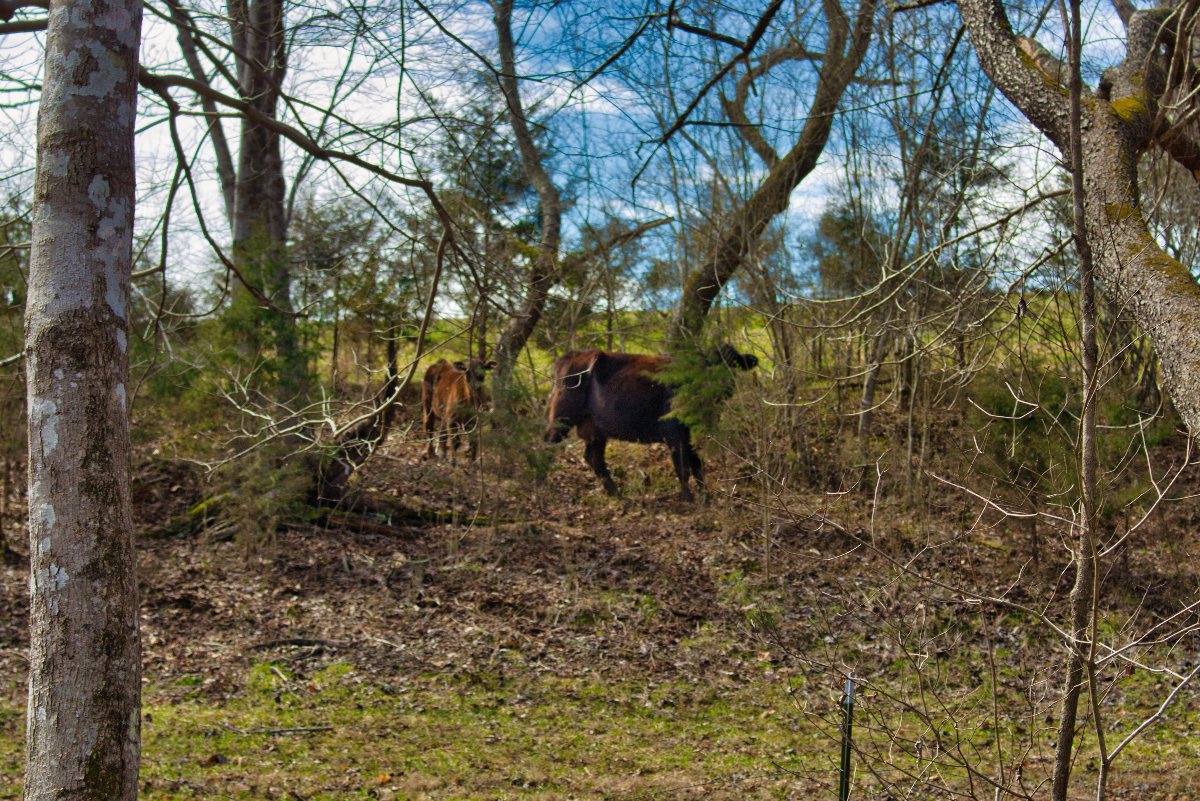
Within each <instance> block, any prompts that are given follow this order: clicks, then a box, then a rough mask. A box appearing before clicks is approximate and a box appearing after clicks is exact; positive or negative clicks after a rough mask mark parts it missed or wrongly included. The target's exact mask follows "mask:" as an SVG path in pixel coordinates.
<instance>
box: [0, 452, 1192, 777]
mask: <svg viewBox="0 0 1200 801" xmlns="http://www.w3.org/2000/svg"><path fill="white" fill-rule="evenodd" d="M420 447H421V446H420V445H419V444H418V443H416V442H414V441H405V440H404V439H403V438H402V437H398V438H396V441H394V442H393V443H392V444H390V445H389V446H388V447H387V448H386V450H385V451H384V452H383V453H381V454H377V455H376V457H375V458H374V459H373V461H372V463H371V465H370V467H369V469H368V470H366V471H365V475H364V477H363V481H362V483H361V485H360V486H359V489H360V490H361V491H363V492H365V493H367V494H369V495H370V496H373V497H376V498H386V499H389V501H390V503H392V504H394V505H395V506H397V507H400V508H405V509H409V510H412V511H413V512H415V513H418V514H417V515H412V516H405V519H404V520H399V519H392V520H389V519H387V517H386V516H384V515H379V514H376V515H374V516H371V517H368V518H357V519H358V521H359V524H358V525H349V524H347V525H332V524H331V525H316V524H315V523H314V524H299V525H296V524H293V525H288V526H285V527H283V528H281V529H280V530H279V531H278V532H277V533H275V534H274V536H273V537H270V538H267V539H265V540H259V541H256V542H246V541H244V539H239V538H229V537H213V536H209V535H206V534H199V535H187V536H179V535H174V536H163V535H161V534H155V533H154V532H156V531H160V527H161V524H162V523H163V521H165V520H166V519H168V518H169V517H170V516H171V515H174V514H177V513H178V512H179V511H181V510H182V509H186V508H187V507H188V505H189V504H192V503H194V502H195V500H196V498H197V497H202V495H203V490H202V489H201V488H200V487H199V486H197V484H196V482H197V478H196V474H195V473H194V472H193V471H189V470H185V469H182V468H180V467H179V466H178V465H175V464H173V463H170V462H161V461H148V462H145V463H144V464H143V466H142V467H141V468H140V470H139V479H138V485H137V487H136V489H135V500H136V503H137V512H138V515H139V527H140V529H141V530H142V532H143V533H142V535H141V537H140V540H139V555H140V561H139V569H140V581H141V587H142V637H143V650H144V665H145V667H144V684H145V693H144V695H145V715H144V724H143V737H144V755H143V770H142V797H143V798H147V799H191V798H236V799H295V800H296V801H307V800H308V799H313V800H314V801H315V799H354V798H380V799H510V798H512V799H515V798H528V799H698V798H705V799H716V800H718V801H719V800H720V799H809V798H834V797H835V788H836V785H837V771H836V768H837V762H838V753H839V744H838V740H837V720H838V704H839V699H840V696H841V689H842V686H843V681H844V678H845V675H846V674H847V673H853V674H854V675H855V676H857V677H859V679H860V681H861V689H860V692H859V695H858V706H857V710H856V715H857V717H856V724H857V726H856V749H857V750H856V755H855V766H856V773H855V778H854V792H853V794H852V797H853V798H896V797H907V798H949V797H952V795H953V794H962V795H964V796H965V797H972V796H973V797H975V798H980V799H983V798H988V799H991V798H993V797H995V796H996V793H995V790H994V788H993V787H992V786H991V784H990V783H991V782H998V783H1001V784H1005V785H1016V786H1022V787H1024V788H1025V789H1026V790H1027V791H1028V792H1029V793H1030V794H1031V795H1033V796H1035V797H1037V796H1043V797H1044V796H1047V795H1048V785H1046V784H1044V782H1045V781H1046V778H1047V776H1048V773H1049V769H1050V765H1051V762H1050V757H1051V751H1052V747H1053V742H1054V737H1055V731H1054V721H1055V720H1056V717H1055V716H1056V704H1057V698H1058V688H1059V686H1060V684H1061V679H1060V675H1061V670H1060V662H1061V659H1062V654H1063V647H1062V645H1061V641H1060V640H1058V639H1057V638H1056V635H1055V634H1054V632H1053V629H1052V628H1051V627H1050V626H1049V625H1048V623H1047V622H1046V621H1047V620H1048V621H1050V622H1054V621H1062V620H1063V619H1064V614H1065V612H1064V599H1065V596H1066V593H1067V592H1068V591H1069V584H1070V578H1071V577H1070V576H1069V575H1068V574H1067V573H1066V568H1067V554H1066V551H1065V549H1064V548H1063V547H1062V545H1061V542H1060V536H1061V532H1055V531H1053V530H1052V529H1050V528H1046V529H1045V530H1043V532H1042V533H1041V534H1040V537H1041V539H1042V542H1040V543H1039V548H1040V550H1039V552H1038V553H1037V555H1036V558H1035V557H1034V554H1033V542H1032V541H1031V538H1030V533H1029V532H1027V531H1026V527H1025V524H1024V522H1023V521H1016V522H1012V521H1009V522H1004V521H1000V520H998V519H993V518H996V517H997V516H996V515H994V514H990V513H988V512H986V510H983V509H982V506H983V505H982V504H981V503H980V502H979V501H978V500H976V499H973V498H972V497H970V496H969V495H964V494H962V493H959V492H957V491H955V490H954V489H953V488H951V487H949V486H946V485H938V484H933V483H931V484H930V485H928V486H926V488H925V492H926V493H927V494H928V501H927V503H925V504H924V505H923V507H922V509H921V510H920V511H919V512H916V511H911V510H905V509H904V508H903V507H902V506H901V505H900V504H898V503H895V504H893V503H890V502H886V501H883V500H878V499H877V498H876V495H875V493H873V491H872V489H871V487H867V488H866V489H865V490H854V489H851V490H850V491H847V492H830V493H825V492H809V493H788V494H784V493H782V492H779V491H776V490H774V489H771V488H770V487H764V486H763V485H761V484H760V483H757V481H758V479H757V478H756V476H755V475H754V474H753V473H752V472H751V471H748V470H746V469H745V467H744V466H743V465H742V464H741V463H740V462H739V461H738V460H737V459H735V458H733V457H732V456H729V455H728V453H727V452H725V451H723V450H722V449H720V448H716V447H712V446H711V444H710V445H709V447H708V448H707V451H706V452H708V453H709V454H710V455H709V457H708V461H709V467H710V476H711V477H712V483H711V486H712V488H713V493H712V497H711V499H710V500H709V502H708V503H707V504H702V503H697V504H684V503H681V502H679V501H677V500H676V499H675V492H676V488H675V487H674V486H673V484H674V481H673V478H672V476H671V475H670V473H669V469H668V463H667V458H666V453H665V451H664V450H663V449H662V448H661V447H658V448H653V449H651V448H645V447H640V446H632V445H631V446H617V447H614V448H613V449H612V453H611V456H610V463H611V464H613V465H614V466H620V468H621V469H620V471H619V474H618V478H619V479H620V483H621V484H622V485H623V487H624V489H625V495H624V497H623V498H621V499H610V498H607V497H605V496H604V495H603V494H601V493H600V491H599V487H598V485H597V482H596V481H595V480H594V478H593V477H591V475H590V473H589V472H588V470H587V468H586V466H585V465H584V464H583V460H582V450H581V447H580V443H578V441H574V442H573V443H572V444H571V445H569V446H568V447H566V448H565V449H564V450H562V451H560V452H558V453H557V456H556V461H555V468H554V469H553V470H552V471H551V472H550V473H549V476H548V478H547V479H546V480H545V481H544V482H542V483H534V482H531V481H529V480H527V479H526V478H524V477H522V473H523V472H524V468H523V466H522V465H521V464H520V459H519V457H518V458H517V459H516V460H515V461H510V460H506V459H505V458H503V457H501V456H500V455H496V454H489V455H487V456H486V457H485V459H484V460H483V462H482V464H481V465H478V466H476V465H471V466H467V465H464V464H463V463H462V462H461V461H460V464H459V466H458V467H451V466H450V465H449V464H447V463H446V462H443V461H436V462H429V463H422V462H421V461H420V459H419V456H420ZM740 472H741V473H745V475H740V476H739V473H740ZM1188 481H1190V482H1191V485H1192V486H1191V487H1190V488H1188V487H1184V488H1183V489H1180V490H1178V491H1177V492H1176V493H1175V494H1177V495H1181V496H1183V495H1188V494H1192V493H1194V492H1195V491H1196V488H1197V486H1200V479H1198V478H1197V477H1195V476H1190V477H1188V478H1187V480H1185V482H1184V483H1185V484H1186V483H1187V482H1188ZM1181 486H1182V485H1181ZM420 515H424V517H423V518H420ZM342 519H343V520H344V521H345V520H351V519H352V518H351V516H349V515H347V516H346V517H345V518H342ZM1197 520H1200V503H1198V502H1197V500H1196V499H1194V498H1193V499H1190V500H1186V501H1180V502H1177V503H1173V504H1170V505H1169V506H1167V507H1165V508H1164V509H1163V510H1162V511H1161V512H1160V513H1159V514H1158V516H1157V517H1156V518H1155V521H1157V522H1154V521H1152V522H1151V523H1150V524H1148V525H1147V526H1145V527H1144V528H1143V529H1141V530H1140V531H1139V533H1138V535H1137V538H1136V541H1133V540H1131V543H1130V544H1129V545H1128V546H1127V547H1124V548H1123V549H1122V550H1121V552H1120V553H1119V555H1118V556H1117V557H1115V559H1113V560H1112V561H1110V562H1108V563H1107V568H1106V570H1107V572H1106V584H1105V586H1106V588H1109V589H1108V590H1107V594H1106V596H1105V599H1106V602H1105V605H1104V608H1103V609H1102V620H1103V628H1102V630H1103V631H1105V632H1106V633H1108V634H1111V635H1112V637H1114V638H1115V639H1118V640H1119V639H1120V638H1121V636H1122V632H1133V631H1143V630H1146V629H1148V628H1149V627H1150V626H1152V625H1155V623H1157V622H1162V621H1167V620H1168V619H1170V618H1171V616H1172V615H1174V614H1175V613H1176V612H1177V611H1178V610H1179V609H1180V608H1182V607H1184V606H1186V605H1187V604H1188V603H1191V602H1192V601H1194V598H1195V596H1196V588H1197V587H1198V586H1200V558H1197V557H1198V556H1200V530H1198V527H1197V526H1196V525H1195V522H1196V521H1197ZM17 536H19V535H17V534H15V533H14V532H10V537H12V538H14V539H15V538H16V537H17ZM27 587H28V570H27V568H26V567H24V566H22V565H20V564H17V565H9V566H5V567H3V568H0V799H16V798H18V797H19V796H20V784H19V776H20V772H21V748H22V742H21V738H22V735H23V731H24V724H23V717H24V693H25V690H24V678H25V677H24V672H25V656H24V653H25V650H24V649H25V647H26V644H27V633H26V629H25V627H26V622H25V615H26V609H27V599H26V593H27ZM1023 610H1028V611H1023ZM1042 613H1044V614H1045V619H1042V618H1041V617H1040V616H1041V614H1042ZM1185 617H1187V618H1188V619H1187V620H1186V621H1185V622H1184V623H1180V620H1182V618H1179V617H1176V618H1175V619H1174V620H1173V621H1172V624H1173V625H1174V626H1175V627H1177V628H1182V627H1183V626H1184V625H1186V624H1187V623H1195V613H1194V612H1192V613H1190V616H1185ZM1198 652H1200V647H1198V643H1197V640H1196V635H1195V634H1194V633H1193V634H1190V635H1188V636H1187V637H1183V638H1177V639H1174V640H1172V641H1170V642H1168V643H1165V644H1158V645H1154V646H1148V647H1146V648H1140V649H1136V651H1135V652H1134V653H1136V656H1137V658H1138V659H1139V660H1141V661H1142V662H1144V663H1146V664H1150V663H1154V664H1159V663H1161V664H1166V665H1170V666H1172V667H1174V668H1175V669H1176V670H1184V671H1186V670H1187V669H1190V667H1191V666H1194V664H1195V661H1196V658H1197V653H1198ZM1105 682H1106V683H1105V687H1106V694H1105V695H1104V697H1103V699H1102V703H1101V704H1100V706H1099V708H1100V710H1101V714H1102V715H1103V716H1104V723H1105V729H1106V731H1108V733H1109V735H1108V736H1109V739H1110V742H1109V747H1110V748H1111V747H1112V745H1113V742H1115V741H1119V740H1120V739H1121V738H1122V737H1123V736H1124V735H1125V734H1127V733H1128V732H1129V731H1131V730H1132V729H1133V728H1134V727H1135V726H1136V725H1137V723H1138V722H1140V721H1141V720H1142V719H1143V718H1144V717H1147V716H1149V715H1151V714H1153V712H1154V711H1155V709H1157V707H1158V705H1159V704H1160V703H1161V702H1162V700H1163V699H1164V698H1165V697H1166V696H1167V694H1168V693H1169V692H1170V688H1171V687H1172V686H1173V684H1174V682H1173V680H1172V679H1171V678H1170V676H1169V675H1164V674H1161V673H1157V674H1156V673H1153V672H1150V671H1146V670H1141V669H1133V668H1130V669H1128V670H1125V669H1124V668H1122V669H1120V670H1115V671H1110V673H1109V674H1106V677H1105ZM1090 721H1091V717H1090V713H1089V714H1088V715H1087V716H1085V720H1084V722H1083V726H1082V729H1081V731H1082V733H1081V737H1082V738H1083V741H1084V756H1082V757H1081V758H1080V760H1079V763H1078V764H1077V765H1076V780H1075V785H1074V788H1073V793H1074V794H1076V795H1077V796H1078V797H1079V798H1085V797H1095V790H1094V782H1095V779H1096V775H1097V773H1096V763H1095V760H1094V759H1092V758H1089V757H1088V754H1092V753H1094V751H1095V738H1094V736H1093V735H1092V734H1091V731H1092V729H1091V728H1090V727H1091V723H1090ZM1197 775H1200V700H1198V696H1197V694H1196V691H1195V690H1194V689H1192V688H1191V687H1188V688H1185V690H1184V691H1183V692H1181V693H1180V694H1179V696H1178V698H1177V699H1176V701H1175V703H1174V705H1173V706H1171V707H1170V709H1169V710H1168V711H1167V713H1166V716H1165V718H1164V720H1162V721H1160V722H1159V723H1157V724H1155V725H1153V726H1151V727H1150V728H1149V729H1148V730H1147V731H1146V732H1145V733H1144V734H1143V735H1142V736H1141V737H1140V738H1139V739H1138V740H1137V741H1135V743H1134V744H1133V745H1131V746H1130V747H1129V749H1127V750H1126V751H1125V752H1124V753H1123V754H1122V755H1121V756H1120V758H1119V760H1118V762H1117V764H1116V767H1115V768H1114V772H1113V774H1112V778H1111V784H1110V787H1111V790H1112V793H1111V796H1112V797H1115V798H1127V799H1151V798H1153V799H1175V800H1176V801H1180V800H1182V799H1197V798H1200V789H1197V782H1196V776H1197ZM946 787H949V788H952V789H953V791H954V792H953V793H951V792H950V791H947V790H945V789H941V788H946ZM1000 797H1006V796H1003V795H1001V796H1000Z"/></svg>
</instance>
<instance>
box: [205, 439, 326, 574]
mask: <svg viewBox="0 0 1200 801" xmlns="http://www.w3.org/2000/svg"><path fill="white" fill-rule="evenodd" d="M313 481H314V471H313V466H312V465H311V464H310V463H309V460H306V459H302V458H299V457H298V456H297V455H295V454H293V453H290V452H289V451H288V449H287V447H286V446H285V445H284V444H283V443H273V444H271V445H268V446H264V447H261V448H259V449H257V450H255V451H253V452H251V453H249V454H247V455H245V456H243V457H241V458H239V459H235V460H233V461H231V462H229V463H228V464H226V465H224V466H223V467H222V468H221V469H220V470H219V471H217V476H216V479H215V480H214V481H213V482H212V483H213V484H214V485H215V486H216V487H218V488H219V489H218V492H220V491H221V490H222V489H227V490H228V491H227V492H225V493H224V494H223V497H222V499H221V502H220V503H219V504H218V505H217V514H218V516H219V517H220V524H219V528H220V529H223V530H228V531H230V532H231V534H232V536H233V538H234V540H235V541H236V542H238V543H239V544H241V545H242V546H243V547H244V548H246V550H247V551H250V552H253V551H256V550H258V549H260V548H263V547H269V546H270V545H272V544H273V543H274V541H275V532H276V531H277V530H278V528H279V526H280V524H281V523H283V522H286V521H289V520H291V521H295V520H305V519H308V518H310V517H311V515H312V514H313V510H312V507H311V506H310V503H309V502H310V495H311V493H312V488H313Z"/></svg>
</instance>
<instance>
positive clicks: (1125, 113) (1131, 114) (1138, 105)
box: [1110, 95, 1149, 122]
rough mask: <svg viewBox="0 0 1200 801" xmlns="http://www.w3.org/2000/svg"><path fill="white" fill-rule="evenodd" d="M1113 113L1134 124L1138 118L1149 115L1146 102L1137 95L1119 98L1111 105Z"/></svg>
mask: <svg viewBox="0 0 1200 801" xmlns="http://www.w3.org/2000/svg"><path fill="white" fill-rule="evenodd" d="M1110 106H1111V107H1112V110H1113V113H1114V114H1116V115H1117V116H1118V117H1120V118H1121V119H1123V120H1125V121H1126V122H1134V121H1135V120H1136V119H1137V118H1138V117H1142V116H1145V115H1146V114H1147V113H1148V111H1149V110H1148V109H1147V108H1146V104H1145V102H1143V101H1142V99H1141V98H1140V97H1138V96H1136V95H1126V96H1125V97H1118V98H1117V99H1116V100H1113V101H1112V103H1110Z"/></svg>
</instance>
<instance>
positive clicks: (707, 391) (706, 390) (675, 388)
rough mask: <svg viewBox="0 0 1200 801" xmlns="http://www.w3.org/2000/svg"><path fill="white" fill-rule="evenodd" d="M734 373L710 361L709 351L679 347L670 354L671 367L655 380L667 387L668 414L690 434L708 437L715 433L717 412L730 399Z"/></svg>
mask: <svg viewBox="0 0 1200 801" xmlns="http://www.w3.org/2000/svg"><path fill="white" fill-rule="evenodd" d="M735 372H736V371H735V369H734V368H732V367H729V366H727V365H725V364H723V363H722V362H721V361H720V360H719V359H714V358H713V357H712V355H711V351H710V349H707V348H705V349H703V350H697V349H696V348H694V347H688V346H685V347H682V348H680V349H679V350H678V351H677V352H675V353H673V354H671V363H670V364H668V365H667V367H666V369H664V370H662V371H661V372H660V373H659V374H658V376H657V377H658V380H659V381H661V382H662V383H663V384H666V385H667V386H669V387H671V390H672V393H673V394H672V397H671V414H670V415H668V416H669V417H672V418H674V419H676V420H679V421H680V422H681V423H683V424H684V425H686V426H687V427H688V428H690V429H691V430H692V432H693V433H710V432H713V431H716V430H717V429H718V424H719V422H720V419H721V409H722V407H723V406H724V404H725V401H727V400H729V398H730V397H731V396H732V395H733V390H734V387H735V383H736V382H735Z"/></svg>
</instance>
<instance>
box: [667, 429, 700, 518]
mask: <svg viewBox="0 0 1200 801" xmlns="http://www.w3.org/2000/svg"><path fill="white" fill-rule="evenodd" d="M663 439H665V440H666V442H667V447H668V448H670V449H671V463H672V464H673V465H675V475H676V476H677V477H678V478H679V497H680V498H682V499H683V500H685V501H690V500H692V490H691V487H689V486H688V477H689V476H690V475H691V472H692V466H693V464H694V463H695V462H696V461H699V459H698V458H697V457H696V452H695V451H693V450H692V443H691V441H690V438H689V437H688V430H687V429H686V428H684V427H683V426H682V425H678V424H676V425H672V426H670V427H669V428H668V429H667V430H666V431H665V432H664V437H663Z"/></svg>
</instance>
